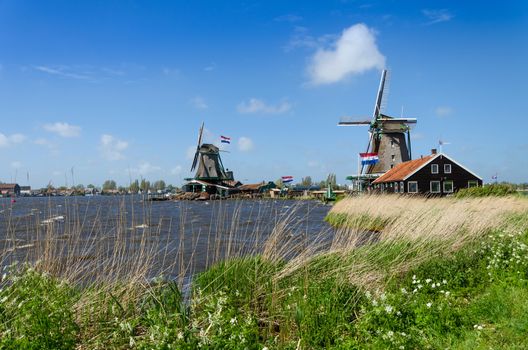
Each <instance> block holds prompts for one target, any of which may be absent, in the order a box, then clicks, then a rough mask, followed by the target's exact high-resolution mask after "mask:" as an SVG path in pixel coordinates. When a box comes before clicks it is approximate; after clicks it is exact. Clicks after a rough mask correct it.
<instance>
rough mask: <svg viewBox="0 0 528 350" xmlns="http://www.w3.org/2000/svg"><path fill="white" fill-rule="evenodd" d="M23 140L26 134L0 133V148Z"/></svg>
mask: <svg viewBox="0 0 528 350" xmlns="http://www.w3.org/2000/svg"><path fill="white" fill-rule="evenodd" d="M25 140H26V136H25V135H22V134H12V135H4V134H2V133H0V148H5V147H10V146H13V145H15V144H19V143H22V142H24V141H25Z"/></svg>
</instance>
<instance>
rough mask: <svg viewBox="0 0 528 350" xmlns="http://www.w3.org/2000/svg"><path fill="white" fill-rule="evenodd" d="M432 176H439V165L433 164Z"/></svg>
mask: <svg viewBox="0 0 528 350" xmlns="http://www.w3.org/2000/svg"><path fill="white" fill-rule="evenodd" d="M431 174H438V164H431Z"/></svg>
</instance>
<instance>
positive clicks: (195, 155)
mask: <svg viewBox="0 0 528 350" xmlns="http://www.w3.org/2000/svg"><path fill="white" fill-rule="evenodd" d="M203 128H204V123H203V122H202V126H201V127H200V133H199V134H198V145H197V146H196V152H195V153H194V160H193V162H192V166H191V171H193V170H194V169H195V168H196V163H197V162H198V157H199V156H200V145H201V144H202V134H203Z"/></svg>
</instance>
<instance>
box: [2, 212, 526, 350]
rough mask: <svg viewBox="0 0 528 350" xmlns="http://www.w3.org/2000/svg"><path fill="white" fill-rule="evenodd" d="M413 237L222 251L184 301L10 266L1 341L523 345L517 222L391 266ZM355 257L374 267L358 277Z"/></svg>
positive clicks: (148, 289) (430, 246)
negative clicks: (302, 252) (278, 258)
mask: <svg viewBox="0 0 528 350" xmlns="http://www.w3.org/2000/svg"><path fill="white" fill-rule="evenodd" d="M510 220H512V221H513V220H526V215H524V216H522V215H517V216H515V217H512V218H511V219H510ZM412 244H413V243H412V242H410V241H409V242H404V241H397V242H380V243H374V244H371V245H369V246H364V247H361V248H359V249H355V250H353V251H352V252H350V253H348V254H344V253H342V252H334V253H326V254H323V255H319V256H315V257H313V258H311V259H309V260H307V261H304V262H303V263H299V264H296V263H295V262H290V263H286V262H270V261H266V260H265V259H264V258H263V257H259V256H256V257H245V258H237V259H231V260H228V261H224V262H221V263H218V264H216V265H215V266H213V267H212V268H210V269H208V270H207V271H205V272H203V273H201V274H200V275H198V276H197V277H196V278H195V280H194V282H193V286H192V291H191V294H190V296H189V299H188V300H185V299H184V297H183V295H182V293H181V291H180V290H179V289H178V287H177V285H176V284H175V283H172V282H164V281H161V280H160V281H154V282H151V283H148V284H145V285H142V286H127V285H116V286H101V285H99V286H92V287H88V288H81V287H78V286H73V285H69V284H68V283H66V282H64V281H61V280H58V279H56V278H53V277H51V276H49V275H47V274H45V273H42V272H39V271H36V270H34V269H32V268H28V267H24V266H13V267H12V268H11V269H9V270H8V271H6V275H5V276H4V277H3V278H2V289H1V291H0V349H75V348H82V349H96V348H98V349H128V348H138V349H196V348H204V349H263V348H265V347H267V348H268V349H301V348H302V349H369V348H370V349H401V348H403V349H425V348H432V349H445V348H451V349H468V348H474V349H489V348H493V349H501V348H502V349H524V348H528V345H526V334H528V232H513V233H511V232H503V231H502V230H497V231H495V232H490V233H489V235H488V236H486V237H484V238H483V239H482V240H480V241H477V242H475V241H474V242H471V243H467V244H466V245H465V246H463V247H461V248H460V249H459V250H457V251H455V252H444V253H442V254H436V253H434V254H431V255H428V258H427V259H426V260H424V261H422V262H421V263H420V264H418V265H416V266H412V267H410V268H409V269H394V266H396V265H397V262H398V261H407V260H409V259H412V258H414V255H415V254H417V250H416V249H418V248H413V246H412ZM434 244H435V242H432V241H431V242H427V244H425V245H420V247H419V249H421V250H431V251H433V252H435V251H434ZM361 264H367V265H369V266H370V267H369V269H372V270H371V271H372V273H373V274H378V275H383V276H385V278H382V279H380V280H378V281H377V284H376V285H375V287H373V286H372V285H370V284H369V283H367V282H368V281H365V282H364V283H360V281H361V280H358V279H357V278H356V277H357V276H356V275H355V271H356V270H354V269H355V268H356V267H357V266H359V265H361ZM285 271H289V272H288V273H285ZM369 271H370V270H369Z"/></svg>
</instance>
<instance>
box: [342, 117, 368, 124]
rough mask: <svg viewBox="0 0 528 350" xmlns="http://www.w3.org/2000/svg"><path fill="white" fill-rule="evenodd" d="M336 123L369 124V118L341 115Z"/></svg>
mask: <svg viewBox="0 0 528 350" xmlns="http://www.w3.org/2000/svg"><path fill="white" fill-rule="evenodd" d="M337 125H339V126H349V125H352V126H355V125H370V120H367V119H366V118H361V119H359V118H354V117H341V118H340V120H339V123H337Z"/></svg>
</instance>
